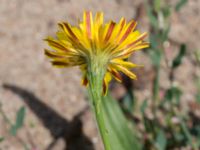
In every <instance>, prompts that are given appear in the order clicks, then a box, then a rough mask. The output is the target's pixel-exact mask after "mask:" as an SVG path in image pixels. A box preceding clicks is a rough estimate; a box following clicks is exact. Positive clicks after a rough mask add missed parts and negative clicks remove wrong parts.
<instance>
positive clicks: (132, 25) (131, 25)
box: [119, 20, 136, 43]
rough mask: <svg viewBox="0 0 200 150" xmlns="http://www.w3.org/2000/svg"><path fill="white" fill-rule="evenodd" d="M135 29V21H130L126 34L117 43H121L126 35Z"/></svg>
mask: <svg viewBox="0 0 200 150" xmlns="http://www.w3.org/2000/svg"><path fill="white" fill-rule="evenodd" d="M135 27H136V21H134V20H133V21H132V22H131V23H130V25H129V27H128V28H127V30H126V32H125V33H124V35H123V36H122V38H121V40H120V41H119V43H121V42H123V41H124V40H125V39H126V38H127V37H128V35H129V34H130V33H131V32H132V31H133V30H134V28H135Z"/></svg>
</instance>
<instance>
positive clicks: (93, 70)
mask: <svg viewBox="0 0 200 150" xmlns="http://www.w3.org/2000/svg"><path fill="white" fill-rule="evenodd" d="M91 62H92V63H90V65H89V67H88V80H89V92H90V97H91V100H92V105H93V109H94V112H95V116H96V120H97V124H98V127H99V131H100V134H101V137H102V140H103V143H104V147H105V150H111V146H110V142H109V137H108V131H107V129H106V126H105V119H104V118H103V112H102V107H103V105H102V96H103V95H102V93H103V92H102V85H103V77H104V74H105V71H106V70H105V69H104V68H106V67H105V63H103V62H104V61H102V59H100V58H93V60H92V61H91Z"/></svg>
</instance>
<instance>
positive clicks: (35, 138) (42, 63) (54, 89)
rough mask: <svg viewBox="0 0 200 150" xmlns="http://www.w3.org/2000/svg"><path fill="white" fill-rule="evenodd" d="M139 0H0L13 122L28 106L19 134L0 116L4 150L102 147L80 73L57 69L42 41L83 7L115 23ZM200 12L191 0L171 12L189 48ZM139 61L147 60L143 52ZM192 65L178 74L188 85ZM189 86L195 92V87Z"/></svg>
mask: <svg viewBox="0 0 200 150" xmlns="http://www.w3.org/2000/svg"><path fill="white" fill-rule="evenodd" d="M141 2H143V1H141V0H137V1H136V0H124V1H122V0H121V1H120V0H116V1H115V0H109V1H106V0H101V1H97V0H84V1H80V0H48V1H47V0H9V1H8V0H0V39H1V42H0V102H1V103H2V104H3V106H2V108H3V110H4V111H5V112H6V113H7V115H8V117H9V118H10V119H11V120H13V121H14V120H15V114H16V111H17V110H18V109H19V108H20V107H21V106H25V107H26V118H25V127H24V129H22V130H19V132H18V134H17V135H18V138H14V137H11V136H9V135H8V134H7V130H8V125H7V124H5V123H4V122H3V120H2V118H1V117H0V136H1V135H3V136H5V138H6V139H5V141H4V142H2V143H1V144H0V150H21V149H23V147H22V144H21V143H22V142H25V143H27V144H28V146H30V147H33V148H35V149H34V150H45V149H47V148H48V147H49V148H51V149H53V150H62V149H65V148H66V147H67V148H68V149H70V148H69V147H71V149H78V148H80V147H81V148H80V149H82V148H85V149H90V150H94V149H95V150H101V149H102V144H101V142H100V140H99V137H98V134H97V129H96V125H95V122H94V120H93V116H92V114H91V112H90V111H89V110H88V108H87V106H88V103H87V100H86V96H87V94H86V91H85V89H84V87H82V86H81V85H80V76H81V75H80V71H79V70H78V68H69V69H55V68H53V67H52V66H51V65H50V63H49V60H47V59H46V58H45V56H44V54H43V49H44V48H45V47H47V45H45V43H44V42H43V40H42V39H44V38H45V37H46V36H47V35H52V36H54V35H55V31H56V30H57V22H59V21H63V20H67V21H69V22H70V23H72V24H76V23H77V20H78V19H79V18H80V19H81V18H82V12H83V10H92V11H94V12H95V11H99V10H100V11H103V12H104V13H105V18H106V20H108V19H113V20H116V21H117V20H119V18H120V17H122V16H125V17H126V18H127V19H131V18H133V17H135V15H136V8H137V6H139V5H140V3H141ZM188 8H190V9H188ZM199 14H200V1H199V0H190V1H189V3H188V5H187V6H185V8H183V9H182V10H181V12H179V13H175V15H173V16H172V20H173V22H174V25H173V26H172V31H171V32H170V38H171V39H172V40H173V41H175V42H177V43H182V42H186V43H187V44H188V45H189V49H190V50H194V49H200V42H199V40H198V39H200V28H199V24H200V19H199V18H198V16H199ZM195 16H197V17H195ZM140 20H141V23H139V28H140V29H141V30H142V31H143V30H145V29H147V22H146V19H145V18H140ZM143 23H144V26H143ZM141 58H142V56H141ZM136 61H137V62H138V63H140V64H141V63H143V60H142V59H140V55H138V58H137V59H136ZM191 67H192V63H191V62H190V60H189V59H185V61H184V66H183V68H182V69H181V68H180V70H181V71H185V72H184V73H183V74H182V76H181V77H180V76H179V78H180V81H181V82H183V83H184V84H185V85H187V84H190V82H187V80H186V79H188V78H189V79H191V74H192V73H193V71H192V68H191ZM147 68H148V67H147ZM185 68H189V69H185ZM163 74H165V73H163ZM144 78H145V76H144ZM183 89H184V88H183ZM185 90H186V91H188V90H189V91H188V93H190V92H194V91H193V88H192V89H188V88H186V89H185ZM190 90H192V91H190ZM147 92H148V91H147ZM186 94H187V93H186ZM140 95H142V94H140ZM189 96H191V95H190V94H189ZM82 111H84V113H81V112H82ZM80 114H82V115H80ZM77 137H78V138H77ZM74 139H75V140H74ZM77 139H78V140H77ZM83 143H88V144H83ZM78 146H80V147H78ZM84 146H85V147H84Z"/></svg>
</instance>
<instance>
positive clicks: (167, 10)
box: [163, 6, 171, 18]
mask: <svg viewBox="0 0 200 150" xmlns="http://www.w3.org/2000/svg"><path fill="white" fill-rule="evenodd" d="M170 15H171V7H170V6H166V7H164V8H163V16H164V17H165V18H168V17H169V16H170Z"/></svg>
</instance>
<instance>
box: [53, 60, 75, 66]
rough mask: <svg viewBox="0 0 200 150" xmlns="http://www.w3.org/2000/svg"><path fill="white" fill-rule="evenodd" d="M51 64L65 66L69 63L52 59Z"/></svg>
mask: <svg viewBox="0 0 200 150" xmlns="http://www.w3.org/2000/svg"><path fill="white" fill-rule="evenodd" d="M52 64H53V65H54V66H60V67H67V66H71V65H70V64H69V63H67V62H61V61H52Z"/></svg>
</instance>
